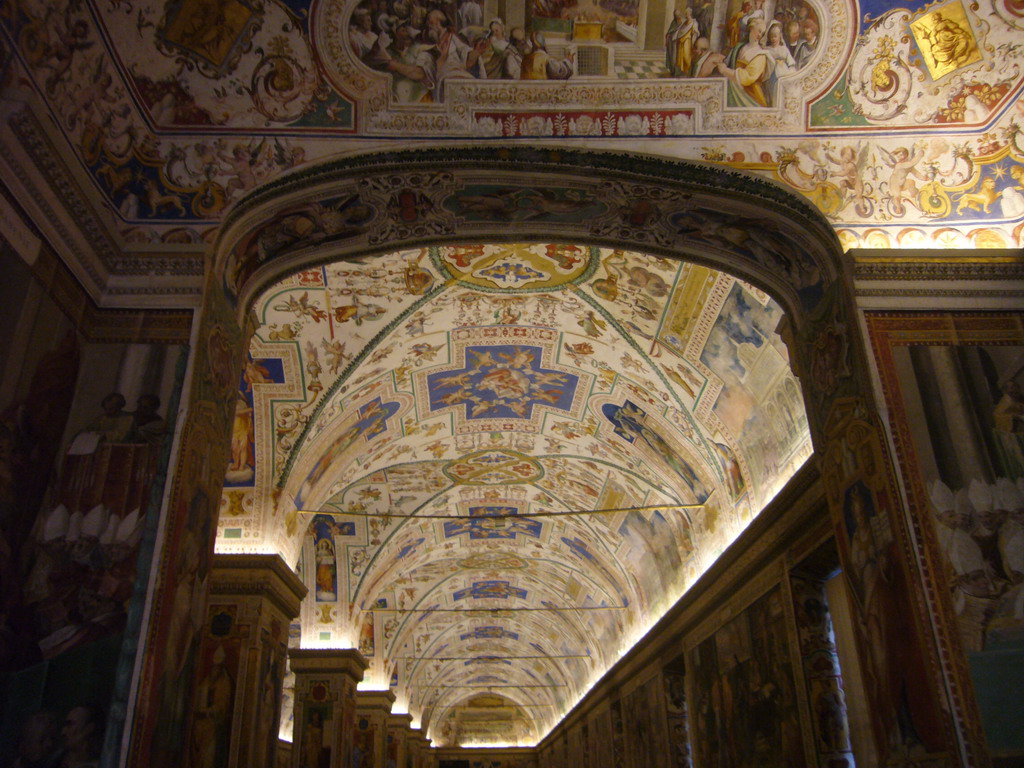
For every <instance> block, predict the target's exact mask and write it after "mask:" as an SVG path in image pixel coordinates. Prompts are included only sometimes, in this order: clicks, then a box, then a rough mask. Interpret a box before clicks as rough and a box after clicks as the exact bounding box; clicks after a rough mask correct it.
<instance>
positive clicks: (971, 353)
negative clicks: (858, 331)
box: [871, 315, 1024, 765]
mask: <svg viewBox="0 0 1024 768" xmlns="http://www.w3.org/2000/svg"><path fill="white" fill-rule="evenodd" d="M871 328H872V337H873V342H874V345H875V349H876V354H877V356H878V359H879V364H880V368H881V369H882V370H883V371H884V374H883V377H882V381H883V387H884V390H885V393H886V397H887V401H888V402H890V403H891V404H892V411H891V424H892V430H893V433H894V437H895V439H896V442H897V446H898V451H899V456H900V464H901V470H902V472H903V473H904V477H905V478H906V480H907V485H906V487H907V497H908V504H909V506H910V509H911V511H912V514H913V515H914V516H915V527H916V528H917V530H918V535H919V536H920V539H921V541H922V545H923V551H922V557H924V558H926V559H927V561H928V562H929V564H930V566H929V567H930V572H931V573H932V578H934V579H935V581H936V583H937V585H938V587H939V588H938V590H937V591H938V594H939V595H940V599H941V602H940V605H939V606H937V609H938V610H939V611H940V615H941V616H942V620H943V626H944V629H945V631H946V632H947V633H949V637H950V640H951V641H952V642H953V643H954V644H955V646H957V647H958V648H959V649H961V652H962V653H963V656H962V657H960V656H959V654H958V658H964V659H965V662H966V663H965V664H964V665H961V664H958V665H957V667H956V668H955V671H954V675H955V679H956V680H957V682H958V684H959V685H962V686H965V687H969V688H973V694H974V696H973V698H974V700H975V701H976V702H977V707H978V709H979V711H980V714H981V723H982V725H983V730H984V735H983V738H984V739H985V741H986V742H987V743H988V747H989V749H990V750H991V752H992V754H993V758H994V763H995V764H997V765H1002V764H1007V765H1008V764H1011V763H1012V761H1013V760H1014V759H1019V756H1020V755H1021V754H1024V745H1022V744H1021V742H1020V739H1019V738H1018V737H1017V734H1016V730H1015V729H1013V728H1008V727H1007V726H1008V722H1007V721H1006V719H1005V718H1004V717H1003V716H1002V715H1001V714H1000V712H1001V710H1003V708H1004V707H1006V706H1007V705H1008V704H1009V697H1010V696H1012V693H1011V691H1012V690H1013V689H1014V683H1013V681H1012V678H1010V677H1008V675H1012V674H1013V673H1012V671H1011V670H1012V669H1013V665H1012V664H1011V665H1010V666H1008V667H1004V666H1003V664H1004V663H1005V661H1006V659H1007V658H1008V657H1011V658H1012V657H1015V656H1018V655H1020V654H1021V652H1022V650H1021V649H1022V627H1024V624H1022V622H1021V619H1020V617H1019V615H1018V614H1017V613H1016V612H1014V611H1013V610H1008V608H1009V606H1010V605H1012V604H1014V602H1015V601H1016V599H1017V598H1016V595H1017V594H1018V593H1019V591H1020V583H1021V574H1022V573H1024V572H1022V570H1021V567H1020V555H1019V552H1018V550H1019V544H1018V542H1019V540H1020V535H1019V532H1018V530H1019V520H1018V518H1019V517H1020V510H1021V508H1022V498H1024V497H1022V496H1021V489H1020V485H1021V476H1022V474H1024V462H1022V460H1021V457H1022V456H1024V453H1022V452H1021V440H1020V434H1021V422H1020V418H1019V417H1020V413H1021V402H1022V401H1021V397H1020V394H1019V392H1020V384H1021V371H1022V368H1021V359H1022V352H1024V347H1022V346H1021V341H1022V337H1021V334H1020V318H1019V316H1003V315H994V316H991V317H989V318H982V317H978V318H975V317H969V316H965V315H932V316H926V317H920V318H913V319H912V318H908V317H905V316H904V317H901V316H898V315H895V316H882V315H878V316H872V319H871ZM996 658H999V659H1000V660H1001V661H1000V662H999V664H998V668H999V669H1000V670H1001V671H1000V672H999V673H998V674H994V672H995V669H996V668H997V665H996V664H995V663H994V660H995V659H996ZM972 737H973V738H975V739H979V738H981V737H982V735H981V734H978V733H974V734H972Z"/></svg>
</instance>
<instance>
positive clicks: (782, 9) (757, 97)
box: [665, 0, 819, 107]
mask: <svg viewBox="0 0 1024 768" xmlns="http://www.w3.org/2000/svg"><path fill="white" fill-rule="evenodd" d="M733 5H734V4H728V5H727V6H723V5H722V4H716V3H714V2H711V0H703V2H700V3H699V4H698V3H696V2H695V3H694V6H693V7H691V6H690V5H689V4H687V5H686V6H684V7H683V9H681V10H679V9H677V10H676V11H675V12H674V14H673V18H672V23H671V24H670V25H669V28H668V31H667V32H666V33H665V66H666V68H667V69H668V72H669V75H670V76H673V77H715V76H720V77H725V78H726V79H727V80H728V98H727V102H726V103H727V104H728V105H729V106H731V107H770V106H773V105H774V104H775V94H776V91H777V84H778V81H779V79H780V78H783V77H786V76H787V75H789V74H791V73H793V72H796V71H797V70H799V69H802V68H803V67H805V66H806V65H807V62H809V61H810V60H811V58H812V57H813V56H814V53H815V51H816V50H817V47H818V32H819V21H818V18H817V12H816V11H815V10H814V8H813V7H812V6H811V5H809V4H808V3H806V2H803V0H795V2H788V1H784V2H781V3H772V4H771V5H772V6H774V8H773V9H772V13H771V15H769V14H768V10H769V9H768V8H766V3H765V0H744V2H743V3H742V5H740V7H739V8H738V9H737V8H734V7H733ZM726 16H727V18H726Z"/></svg>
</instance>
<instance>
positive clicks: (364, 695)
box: [356, 691, 395, 714]
mask: <svg viewBox="0 0 1024 768" xmlns="http://www.w3.org/2000/svg"><path fill="white" fill-rule="evenodd" d="M394 703H395V693H394V691H356V709H357V710H359V711H364V712H365V711H373V710H375V709H383V710H384V711H385V712H386V713H387V714H391V707H392V706H393V705H394Z"/></svg>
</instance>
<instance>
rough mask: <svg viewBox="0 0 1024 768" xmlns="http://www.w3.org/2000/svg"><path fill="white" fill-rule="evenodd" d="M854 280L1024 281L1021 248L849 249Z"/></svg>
mask: <svg viewBox="0 0 1024 768" xmlns="http://www.w3.org/2000/svg"><path fill="white" fill-rule="evenodd" d="M849 256H850V258H851V260H852V262H853V277H854V279H855V280H858V281H860V280H907V281H915V282H919V281H921V280H1024V250H1021V249H1019V248H1015V249H1007V250H1002V249H1000V250H982V251H974V252H972V253H971V255H970V256H957V255H951V254H950V253H949V252H948V251H929V250H925V251H896V252H892V253H885V254H877V253H872V252H871V251H851V252H850V254H849Z"/></svg>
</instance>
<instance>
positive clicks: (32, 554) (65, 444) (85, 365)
mask: <svg viewBox="0 0 1024 768" xmlns="http://www.w3.org/2000/svg"><path fill="white" fill-rule="evenodd" d="M0 259H2V270H3V273H4V276H5V285H4V287H3V295H2V300H3V302H4V304H5V305H6V306H8V307H11V308H13V309H14V310H15V311H19V310H21V309H24V308H25V307H26V306H27V304H26V296H28V295H30V291H29V290H28V289H27V288H26V286H27V281H28V280H31V279H32V278H31V277H30V276H29V275H28V273H27V270H26V268H25V266H24V264H22V263H21V262H20V261H18V260H17V259H16V257H14V256H13V255H12V254H10V253H5V254H3V255H2V257H0ZM29 315H30V316H31V317H33V318H34V322H32V323H25V322H22V323H21V324H20V326H19V327H20V331H19V333H20V334H21V337H20V338H21V340H22V341H23V342H24V344H25V346H24V350H25V351H24V353H23V354H24V367H23V368H22V373H21V376H20V377H17V378H13V379H11V381H12V382H13V383H14V386H13V387H11V388H10V389H9V390H8V392H7V394H8V395H10V397H11V399H9V400H7V401H6V402H3V403H0V561H2V564H0V585H2V588H3V599H2V600H0V677H2V678H3V680H4V686H3V687H4V688H5V689H6V690H12V691H13V690H18V691H19V692H20V693H19V696H21V697H23V701H25V702H33V705H28V704H26V705H25V706H23V707H18V706H14V705H12V703H11V702H10V701H9V700H8V702H7V706H6V707H5V709H4V713H3V715H4V716H3V719H2V720H0V742H2V743H4V744H5V746H7V747H8V748H7V749H5V750H4V754H3V755H2V756H0V764H2V765H4V766H8V765H11V766H19V767H27V766H37V767H38V768H50V767H51V766H53V767H54V768H56V767H57V766H72V765H76V766H77V765H83V766H84V765H94V764H95V762H93V761H95V760H96V759H97V758H98V757H99V754H100V747H101V745H102V742H103V736H104V729H105V726H106V719H107V718H106V714H105V713H106V710H107V709H108V707H109V705H110V701H111V699H112V698H113V697H114V695H115V691H114V685H113V681H114V679H115V671H116V667H117V663H118V657H119V650H120V645H121V639H122V633H123V632H124V630H125V626H126V622H127V620H128V614H129V610H130V608H131V605H132V599H133V595H134V591H135V586H136V585H135V582H136V576H137V572H138V568H139V564H138V562H137V561H138V559H139V552H140V542H141V540H142V538H143V534H144V531H145V530H146V527H147V525H148V524H150V523H151V522H152V516H153V514H154V513H153V511H152V509H151V506H150V504H151V492H152V491H153V488H154V484H155V483H156V480H157V478H156V475H157V469H158V467H159V461H160V455H161V447H162V444H163V441H164V438H165V436H166V434H167V433H168V431H169V428H168V425H167V424H166V422H165V420H164V418H163V417H162V416H161V413H162V412H164V408H165V405H164V404H162V403H161V398H160V396H158V395H156V394H153V393H152V391H148V390H147V389H146V388H144V387H143V386H142V384H141V382H138V381H134V380H133V379H132V377H131V376H129V375H122V372H121V371H119V369H118V366H116V365H114V366H110V368H109V370H95V369H94V368H95V366H92V368H90V367H89V362H88V361H90V360H93V361H95V360H96V359H97V355H99V356H109V357H112V358H113V359H115V360H116V359H119V358H120V357H121V356H123V355H125V351H126V349H127V347H128V345H125V344H109V345H101V344H97V343H93V342H89V341H86V340H85V338H84V336H83V335H82V334H80V333H79V332H77V331H76V330H75V328H74V326H73V324H72V322H71V320H70V319H69V318H67V317H66V316H65V315H64V314H63V313H62V310H61V309H60V308H59V306H58V305H57V304H56V303H55V302H54V301H53V300H52V299H51V298H50V297H48V296H46V295H45V294H43V295H42V297H41V298H40V299H39V300H38V302H37V304H36V305H35V306H33V307H31V308H29V309H28V310H27V314H26V315H23V317H24V316H29ZM14 316H15V317H18V315H14ZM13 337H14V334H13V332H12V338H13ZM8 349H10V347H8ZM136 349H137V350H139V351H142V350H144V353H145V354H146V355H149V356H151V359H160V360H163V361H164V362H162V363H161V364H159V365H157V366H155V367H154V368H153V369H152V370H151V371H150V373H152V374H155V375H154V379H155V380H161V379H163V380H164V381H165V382H166V381H167V380H168V376H167V373H168V371H167V368H166V367H165V366H167V365H168V364H171V365H173V360H174V358H175V357H176V354H174V353H171V352H168V353H167V355H166V358H165V357H164V354H165V353H164V351H163V350H161V348H160V346H158V345H141V344H140V345H138V346H137V347H136ZM175 352H176V350H175ZM9 362H13V361H9ZM9 370H14V369H13V368H11V369H9ZM172 378H173V376H172ZM87 380H88V384H86V383H85V382H86V381H87ZM90 386H92V387H96V386H108V387H111V388H112V387H114V386H130V387H131V388H130V389H129V390H128V391H129V392H130V393H131V399H132V400H133V407H132V410H129V407H130V406H128V403H127V401H126V398H125V396H124V395H122V394H121V393H120V392H109V393H108V394H107V395H106V396H104V397H102V398H96V400H99V402H96V401H95V400H94V397H95V396H94V395H92V394H91V392H94V391H95V390H90ZM161 394H162V395H163V396H164V397H165V398H166V397H167V395H168V394H169V391H168V390H167V388H166V386H165V387H163V388H162V389H161ZM5 692H6V691H5Z"/></svg>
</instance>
